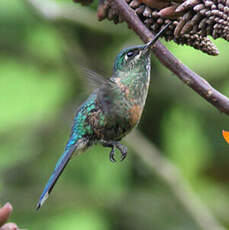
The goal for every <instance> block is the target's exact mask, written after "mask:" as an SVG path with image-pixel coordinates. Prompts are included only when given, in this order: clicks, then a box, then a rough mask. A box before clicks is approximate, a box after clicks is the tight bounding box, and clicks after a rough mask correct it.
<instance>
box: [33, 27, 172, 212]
mask: <svg viewBox="0 0 229 230" xmlns="http://www.w3.org/2000/svg"><path fill="white" fill-rule="evenodd" d="M169 25H170V24H167V25H166V26H165V27H164V28H163V29H162V30H161V31H160V32H159V33H158V34H156V35H155V37H154V39H152V40H151V41H150V42H148V43H146V44H144V45H138V46H132V47H129V48H126V49H123V50H122V51H120V53H119V54H118V55H117V56H116V58H115V62H114V66H113V74H112V77H111V78H109V79H105V78H103V77H102V76H100V75H98V74H96V73H95V72H93V71H89V72H88V76H89V78H90V79H91V80H92V81H93V82H95V83H96V84H97V85H99V87H98V88H97V89H95V90H94V92H93V93H92V94H91V95H90V96H89V97H88V99H87V100H86V101H85V102H84V103H83V104H82V105H81V106H79V108H78V109H77V111H76V115H75V117H74V123H73V127H72V131H71V135H70V137H69V140H68V142H67V144H66V146H65V149H64V153H63V154H62V156H61V157H60V158H59V160H58V161H57V163H56V166H55V169H54V171H53V173H52V175H51V177H50V178H49V180H48V182H47V184H46V186H45V188H44V190H43V192H42V194H41V197H40V199H39V201H38V204H37V208H36V209H37V210H38V209H39V208H40V207H41V206H42V205H43V203H44V202H45V200H46V199H47V198H48V196H49V194H50V193H51V191H52V189H53V187H54V185H55V184H56V182H57V180H58V178H59V177H60V175H61V174H62V172H63V170H64V169H65V167H66V165H67V164H68V162H69V161H70V159H71V158H72V156H73V154H74V155H76V154H77V155H78V154H79V153H80V152H83V151H85V150H86V149H87V148H88V147H90V146H91V145H93V144H96V143H100V144H102V145H103V146H104V147H109V148H111V151H110V154H109V158H110V160H111V161H112V162H115V161H116V160H115V149H118V150H119V151H120V153H121V160H124V159H125V158H126V155H127V147H126V146H124V145H122V144H121V143H120V140H121V139H122V138H123V137H124V136H126V135H127V134H128V133H129V132H130V131H131V130H132V129H133V128H134V127H135V126H136V125H137V124H138V123H139V120H140V118H141V114H142V111H143V108H144V105H145V101H146V97H147V94H148V88H149V82H150V69H151V65H150V64H151V49H152V47H153V45H154V44H155V42H156V41H157V40H158V38H159V37H160V36H161V35H162V33H163V32H164V31H165V30H166V29H167V28H168V26H169Z"/></svg>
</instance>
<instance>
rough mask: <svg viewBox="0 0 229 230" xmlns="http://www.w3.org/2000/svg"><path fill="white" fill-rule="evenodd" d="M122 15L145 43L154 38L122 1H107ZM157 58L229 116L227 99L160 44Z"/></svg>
mask: <svg viewBox="0 0 229 230" xmlns="http://www.w3.org/2000/svg"><path fill="white" fill-rule="evenodd" d="M109 1H110V2H111V3H112V4H113V5H114V7H115V8H116V9H117V10H118V11H119V13H120V14H121V15H122V17H123V19H124V20H125V21H126V22H127V23H128V25H129V26H130V27H131V28H132V29H133V30H134V31H135V32H136V33H137V34H138V35H139V37H140V38H141V39H142V40H143V41H145V42H148V41H150V40H151V39H152V38H153V37H154V36H153V34H152V33H151V32H150V31H149V30H148V29H147V28H146V27H145V25H144V24H143V23H142V22H141V20H140V19H139V17H138V16H137V15H136V13H135V12H134V10H132V9H131V8H130V7H129V6H128V4H127V3H126V2H125V1H124V0H112V1H111V0H109ZM153 52H154V54H155V55H156V56H157V58H158V59H159V60H160V61H161V62H162V63H163V64H164V65H165V66H166V67H167V68H168V69H170V70H171V71H172V72H173V73H174V74H176V75H177V76H178V77H179V78H180V79H181V80H182V81H183V82H184V83H186V84H187V85H188V86H189V87H191V88H192V89H193V90H195V91H196V92H197V93H198V94H199V95H200V96H202V97H203V98H205V99H206V100H207V101H208V102H210V103H211V104H212V105H214V106H215V107H216V108H217V109H218V110H220V111H222V112H224V113H226V114H228V115H229V99H228V98H227V97H226V96H224V95H223V94H221V93H220V92H218V91H217V90H216V89H214V88H213V87H212V86H211V85H210V84H209V83H208V82H207V81H206V80H204V79H203V78H202V77H200V76H199V75H198V74H196V73H195V72H193V71H192V70H190V69H189V68H188V67H187V66H185V65H184V64H182V63H181V61H180V60H178V59H177V58H176V57H174V56H173V55H172V54H171V53H170V52H169V51H168V50H167V49H166V48H165V47H164V46H163V45H162V44H161V43H160V42H157V43H156V44H155V48H154V49H153Z"/></svg>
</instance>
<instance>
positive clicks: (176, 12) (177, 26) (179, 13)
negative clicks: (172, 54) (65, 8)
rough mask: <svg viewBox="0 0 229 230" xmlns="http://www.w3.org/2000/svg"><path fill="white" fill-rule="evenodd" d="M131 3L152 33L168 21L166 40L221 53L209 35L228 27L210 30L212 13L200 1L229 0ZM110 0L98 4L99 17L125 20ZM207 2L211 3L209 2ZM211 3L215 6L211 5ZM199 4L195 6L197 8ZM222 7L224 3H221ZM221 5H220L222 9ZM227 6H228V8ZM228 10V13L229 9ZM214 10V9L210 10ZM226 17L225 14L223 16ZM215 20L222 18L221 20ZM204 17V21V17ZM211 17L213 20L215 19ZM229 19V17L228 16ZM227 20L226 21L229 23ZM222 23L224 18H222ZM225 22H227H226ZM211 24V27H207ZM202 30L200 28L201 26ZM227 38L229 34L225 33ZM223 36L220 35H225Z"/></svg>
mask: <svg viewBox="0 0 229 230" xmlns="http://www.w3.org/2000/svg"><path fill="white" fill-rule="evenodd" d="M74 1H76V2H81V3H84V4H85V3H86V4H88V3H91V2H92V0H86V1H85V0H74ZM125 1H126V2H127V4H129V6H130V7H131V8H132V9H134V10H135V12H136V14H137V15H138V16H139V18H140V19H141V21H142V22H143V23H144V24H145V26H146V27H148V28H149V29H150V30H151V31H152V32H153V33H158V32H159V31H160V30H161V28H162V27H164V26H165V25H166V24H168V23H169V22H172V24H171V25H170V26H169V28H168V29H167V30H166V32H165V33H164V34H163V37H164V39H165V40H166V41H171V40H173V41H174V42H176V43H177V44H180V45H189V46H192V47H193V48H195V49H198V50H201V51H202V52H204V53H207V54H209V55H218V54H219V51H218V50H217V48H216V46H215V45H214V44H213V43H212V42H211V41H210V39H209V38H208V37H207V35H209V34H210V35H212V36H213V38H216V37H217V36H218V37H219V33H222V31H226V30H228V28H227V27H223V28H222V26H219V23H218V24H217V25H215V24H214V29H215V31H217V32H214V34H213V32H212V31H213V30H212V29H211V28H212V27H211V26H209V25H212V23H211V24H210V23H209V18H207V17H206V16H205V17H204V15H209V13H207V12H209V11H207V10H206V9H205V8H201V7H202V5H201V3H200V2H201V1H205V2H210V1H224V2H225V1H228V3H229V0H185V1H184V0H173V1H171V0H125ZM110 2H112V1H108V0H100V1H99V5H98V11H97V16H98V19H99V20H103V19H105V18H107V19H108V20H113V21H114V23H115V24H116V23H121V22H123V18H122V17H121V15H120V14H119V12H118V10H117V9H116V8H115V4H111V5H110ZM207 5H210V3H208V4H207ZM211 6H212V5H211ZM195 7H196V8H195ZM220 7H221V9H222V6H220ZM220 7H219V8H220ZM227 9H228V8H226V11H227ZM197 11H198V12H199V13H196V12H197ZM228 11H229V10H228ZM228 11H227V12H228ZM210 12H212V11H210ZM213 14H214V15H219V12H218V11H217V12H216V11H213ZM222 17H224V20H225V18H226V17H225V14H224V16H222ZM206 18H207V19H206ZM216 18H217V17H216V16H214V20H216V21H218V22H219V21H220V19H216ZM203 19H204V20H203ZM212 19H213V17H211V19H210V20H212ZM228 21H229V19H228ZM228 21H227V22H228ZM220 22H222V20H221V21H220ZM224 24H225V23H224ZM207 25H208V26H207ZM199 27H200V28H201V29H198V28H199ZM223 36H224V38H225V39H226V38H227V35H223ZM223 36H221V37H223Z"/></svg>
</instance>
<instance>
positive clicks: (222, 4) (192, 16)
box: [174, 0, 229, 41]
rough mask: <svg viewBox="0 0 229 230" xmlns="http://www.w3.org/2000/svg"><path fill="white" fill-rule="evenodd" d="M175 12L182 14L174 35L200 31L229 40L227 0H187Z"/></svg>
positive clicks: (203, 34)
mask: <svg viewBox="0 0 229 230" xmlns="http://www.w3.org/2000/svg"><path fill="white" fill-rule="evenodd" d="M175 12H176V13H183V14H184V15H183V16H182V17H181V18H180V20H179V23H178V25H177V27H176V30H175V31H174V35H175V36H179V35H180V34H185V33H192V34H194V33H200V34H201V35H202V36H207V35H211V36H212V37H213V38H214V39H216V38H220V37H221V38H224V39H225V40H227V41H229V0H217V1H216V0H187V1H185V2H184V3H182V4H181V5H179V6H178V7H177V8H176V10H175Z"/></svg>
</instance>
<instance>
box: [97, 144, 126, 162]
mask: <svg viewBox="0 0 229 230" xmlns="http://www.w3.org/2000/svg"><path fill="white" fill-rule="evenodd" d="M101 143H102V145H103V146H104V147H110V148H112V149H111V151H110V154H109V156H110V161H111V162H116V160H115V148H117V149H118V150H119V151H120V153H121V161H123V160H124V159H125V158H126V155H127V147H126V146H124V145H122V144H121V143H120V142H116V141H105V140H102V141H101Z"/></svg>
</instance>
